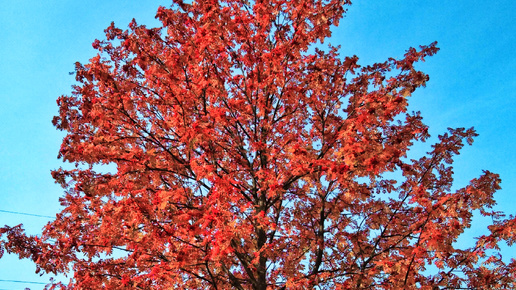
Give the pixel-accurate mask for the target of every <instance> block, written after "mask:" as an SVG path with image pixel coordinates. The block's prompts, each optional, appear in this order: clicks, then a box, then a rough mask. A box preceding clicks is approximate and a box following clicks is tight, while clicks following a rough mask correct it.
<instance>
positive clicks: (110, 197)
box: [0, 0, 516, 289]
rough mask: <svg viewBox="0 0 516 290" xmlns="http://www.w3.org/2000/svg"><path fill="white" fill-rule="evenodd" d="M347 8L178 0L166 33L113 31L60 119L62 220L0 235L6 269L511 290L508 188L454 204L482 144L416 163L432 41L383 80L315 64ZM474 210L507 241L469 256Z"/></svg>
mask: <svg viewBox="0 0 516 290" xmlns="http://www.w3.org/2000/svg"><path fill="white" fill-rule="evenodd" d="M349 4H351V3H350V2H349V1H347V0H326V1H315V0H294V1H285V0H272V1H254V2H253V1H251V2H248V1H244V0H211V1H197V2H196V1H194V2H192V3H185V2H183V1H181V0H175V1H174V4H173V5H172V6H171V7H170V8H165V7H160V8H159V9H158V11H157V14H156V18H158V19H159V20H160V21H161V23H162V24H163V25H162V27H159V28H147V27H145V26H143V25H138V24H137V23H136V21H133V22H131V23H130V24H129V29H128V30H125V31H124V30H122V29H119V28H117V27H115V25H114V24H112V25H111V26H110V27H108V28H107V29H106V31H105V32H106V39H105V40H102V41H99V40H96V41H95V42H94V43H93V47H94V48H95V49H97V50H98V51H99V53H98V55H97V56H95V57H93V58H92V59H90V61H89V63H87V64H80V63H77V64H76V70H75V75H76V80H77V82H78V84H77V85H75V86H74V88H73V92H72V94H71V95H69V96H61V97H60V98H59V99H58V101H57V102H58V105H59V115H58V116H56V117H55V118H54V120H53V123H54V125H55V126H56V127H57V128H58V129H59V130H63V131H65V132H66V134H67V135H66V137H65V138H64V140H63V143H62V146H61V149H60V152H59V157H60V158H62V159H63V160H64V161H66V162H70V163H72V164H75V167H74V168H73V169H63V168H61V169H58V170H55V171H54V172H53V173H52V175H53V177H54V179H55V180H56V182H58V183H59V184H61V185H62V186H63V188H64V190H65V193H64V196H63V197H62V198H61V199H60V202H61V205H62V206H63V210H62V211H61V212H60V213H58V214H57V217H56V220H55V221H52V222H50V223H49V224H48V225H47V226H46V227H45V228H44V230H43V232H42V234H41V235H39V236H28V235H26V234H25V233H24V232H23V229H22V227H21V226H16V227H8V226H5V227H3V228H0V236H1V237H2V240H0V256H1V254H2V253H3V251H7V252H9V253H16V254H18V255H19V257H20V258H30V259H32V260H34V262H35V263H36V265H37V267H38V271H40V270H43V271H46V272H53V273H73V278H72V280H71V281H70V282H69V283H68V282H65V283H63V284H55V285H52V286H50V287H62V288H68V289H97V288H98V289H124V288H127V289H134V288H136V289H175V288H183V289H205V288H209V289H228V288H235V289H302V288H307V289H309V288H321V289H323V288H325V289H326V288H337V289H365V288H367V289H416V288H417V289H457V288H472V289H489V288H496V289H504V288H505V289H513V288H515V287H516V285H515V280H516V271H515V270H514V269H516V261H515V260H514V259H513V260H512V261H511V262H510V263H508V264H506V263H504V262H503V261H502V259H501V256H499V255H498V254H497V251H496V250H497V249H498V246H497V244H498V243H499V242H500V241H505V242H507V243H509V244H512V243H513V242H514V241H515V234H514V233H515V231H516V219H515V218H514V217H512V216H510V217H509V218H505V216H504V215H503V214H502V213H500V212H496V211H493V210H492V206H493V205H494V204H495V200H494V199H493V194H494V192H495V191H496V190H497V189H499V188H500V187H499V183H500V179H499V176H498V175H497V174H494V173H491V172H489V171H485V172H484V174H483V175H481V176H480V177H478V178H475V179H473V180H471V182H470V184H469V185H467V186H466V187H464V188H461V189H458V190H454V189H453V188H452V184H453V177H452V173H453V171H452V165H451V164H452V162H453V158H454V156H455V155H458V154H459V150H460V149H461V148H462V147H463V146H464V145H465V143H468V144H471V143H472V142H473V138H474V137H475V136H476V135H477V134H476V133H475V131H474V130H473V128H471V129H465V128H455V129H451V128H450V129H449V131H448V132H446V133H444V134H443V135H441V136H439V142H438V143H436V144H434V145H433V146H432V149H431V151H430V152H428V153H427V154H426V155H425V156H423V157H421V158H419V159H410V158H408V157H407V153H408V151H409V149H410V148H411V146H412V145H413V144H414V143H415V142H424V141H425V140H427V138H428V137H429V134H428V128H427V126H426V125H425V124H424V123H423V120H422V117H421V116H420V114H419V112H408V111H407V106H408V100H409V97H410V96H411V94H412V93H413V92H414V91H415V90H416V89H417V88H419V87H422V86H425V84H426V82H427V81H428V80H429V77H428V76H427V75H426V74H424V73H423V72H421V71H418V70H417V69H416V68H415V64H416V63H417V62H419V61H424V59H425V58H426V57H428V56H431V55H433V54H435V53H436V52H437V51H438V48H437V47H436V43H432V44H429V45H426V46H421V47H419V48H418V49H415V48H409V49H408V50H407V52H406V53H405V55H404V56H403V57H402V58H400V59H396V58H389V59H388V60H386V61H385V62H383V63H376V64H373V65H369V66H361V65H359V64H358V63H357V61H358V57H356V56H352V57H341V56H340V55H339V48H338V47H333V46H331V45H329V46H328V48H326V49H317V48H315V47H314V45H315V44H316V43H317V42H320V43H325V39H326V38H328V37H330V36H331V30H330V29H331V28H332V27H333V26H336V25H338V24H339V20H340V19H341V18H342V17H343V15H344V13H345V7H346V6H347V5H349ZM102 165H107V166H109V167H110V168H114V169H113V170H104V169H103V167H102ZM473 211H478V212H480V213H481V214H482V215H484V216H490V217H492V219H493V224H492V225H491V226H490V227H489V230H490V234H488V235H484V236H481V237H478V239H477V241H476V244H475V246H474V247H471V248H466V249H462V248H460V247H459V246H460V245H457V244H456V243H455V242H456V241H457V238H458V237H459V235H460V234H461V233H463V232H464V230H465V229H466V228H468V227H470V226H471V220H472V213H473Z"/></svg>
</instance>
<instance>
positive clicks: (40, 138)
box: [0, 0, 516, 289]
mask: <svg viewBox="0 0 516 290" xmlns="http://www.w3.org/2000/svg"><path fill="white" fill-rule="evenodd" d="M3 2H4V3H2V5H1V7H0V27H1V28H2V30H1V31H0V44H1V45H0V88H1V90H0V124H1V125H0V225H4V224H7V225H10V226H14V225H17V224H19V223H23V224H24V226H25V228H26V229H27V231H28V232H29V233H31V234H37V233H38V232H39V231H40V229H41V228H42V227H43V225H44V224H45V223H46V222H48V221H49V219H48V218H44V217H35V216H26V215H19V214H12V213H6V212H3V211H12V212H22V213H31V214H37V215H43V216H54V215H55V213H56V212H58V211H59V203H58V198H59V197H60V196H61V195H62V189H61V188H60V187H59V186H57V185H55V184H54V182H53V180H52V178H51V176H50V170H52V169H56V168H58V167H60V166H62V163H61V161H59V160H57V152H58V150H59V146H60V142H61V139H62V137H63V134H62V133H60V132H57V131H56V130H55V129H54V128H53V126H52V124H51V119H52V117H53V116H54V115H55V114H57V105H56V102H55V100H56V98H57V97H58V96H59V95H62V94H68V93H69V92H70V91H71V89H70V86H71V85H72V84H73V83H74V76H71V75H69V72H72V71H73V70H74V63H75V62H76V61H80V62H86V61H87V60H88V59H89V58H90V57H93V56H94V55H95V51H94V50H93V49H92V48H91V43H92V42H93V41H94V40H95V38H103V30H104V29H105V28H106V27H107V26H108V25H109V24H110V23H111V21H115V24H117V25H118V26H119V27H121V28H125V27H127V24H128V23H129V22H130V21H131V19H132V18H135V19H136V20H137V21H138V22H139V23H143V24H147V25H149V26H155V25H157V21H156V20H155V19H154V15H155V11H156V9H157V7H158V5H159V4H162V5H167V4H168V3H169V2H167V1H119V0H115V1H63V0H60V1H58V0H47V1H34V0H17V1H3ZM354 2H355V3H354V4H353V6H351V7H350V8H349V11H348V14H347V16H346V17H345V18H344V19H343V20H342V21H341V23H340V26H339V28H337V29H335V30H334V34H333V37H332V38H331V40H330V42H331V43H332V44H334V45H338V44H340V45H342V49H341V52H342V53H341V55H342V56H347V55H353V54H356V55H357V56H359V57H360V59H361V60H360V62H359V63H361V64H370V63H372V62H375V61H384V60H386V59H387V58H388V57H401V56H402V55H403V54H404V52H405V51H406V50H407V49H408V48H409V47H411V46H418V45H426V44H429V43H431V42H433V41H434V40H437V41H438V42H439V45H438V46H439V47H440V48H441V51H440V52H439V53H438V54H437V55H436V56H434V57H431V58H428V59H427V61H426V62H425V63H423V64H421V65H419V68H420V69H422V70H423V71H425V72H426V73H428V74H429V75H430V82H429V83H428V85H427V87H426V88H424V89H420V90H418V91H416V93H415V94H414V96H413V98H412V99H411V108H412V109H413V110H419V111H421V112H422V115H423V117H424V120H425V122H426V123H427V124H428V125H429V126H430V133H431V134H432V136H433V137H434V138H436V137H437V135H438V134H440V133H442V132H444V131H445V130H446V128H447V127H471V126H474V127H475V128H476V129H477V132H478V133H479V134H480V136H479V137H477V139H476V140H475V143H474V144H473V146H471V147H466V148H465V149H464V150H463V151H462V154H461V155H460V156H458V157H457V158H456V162H455V170H454V171H455V178H456V179H455V180H456V185H457V187H461V186H464V185H466V184H467V183H468V181H469V180H471V179H472V178H474V177H478V176H479V175H480V174H481V172H482V170H483V169H488V170H490V171H493V172H496V173H499V174H500V175H501V177H502V184H501V185H502V188H503V189H502V190H501V191H499V192H498V193H497V195H496V198H497V200H498V202H499V205H498V206H497V209H499V210H502V211H505V212H506V213H511V214H515V213H516V209H515V205H516V194H515V191H516V181H515V180H516V174H515V172H516V170H514V164H515V163H516V153H515V149H516V146H515V145H514V144H515V141H516V130H515V128H514V124H515V123H516V114H515V107H516V95H515V92H516V78H515V77H514V69H515V68H516V54H515V52H514V51H515V50H516V22H514V21H513V18H514V15H513V11H514V10H515V9H516V2H514V0H497V1H492V2H486V1H471V0H470V1H466V0H457V1H444V0H438V1H435V0H434V1H430V0H421V1H402V0H384V1H373V0H363V1H358V0H357V1H354ZM493 3H496V4H493ZM434 138H432V139H431V140H430V142H429V143H428V144H426V145H423V146H418V147H417V148H418V150H425V149H428V148H429V146H430V143H431V141H435V139H434ZM487 222H488V221H486V220H483V219H476V220H475V222H474V224H473V226H472V228H471V229H470V230H468V231H467V232H466V234H465V237H464V238H463V239H461V242H463V243H464V244H468V242H471V241H472V240H471V238H472V237H473V236H475V235H478V234H481V233H484V232H485V231H484V229H485V226H486V225H487ZM503 255H504V259H507V260H508V259H509V258H510V257H516V248H515V247H512V248H508V247H504V248H503ZM34 270H35V267H34V266H33V265H32V264H31V263H30V262H28V261H19V260H18V259H17V258H16V257H14V256H10V255H7V256H5V257H4V258H3V259H0V289H24V288H25V287H30V288H31V289H41V288H43V285H39V284H23V283H10V282H5V281H3V280H19V281H33V282H48V277H49V276H43V277H40V276H39V275H37V274H34Z"/></svg>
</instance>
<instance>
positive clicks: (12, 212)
mask: <svg viewBox="0 0 516 290" xmlns="http://www.w3.org/2000/svg"><path fill="white" fill-rule="evenodd" d="M0 212H4V213H10V214H19V215H26V216H34V217H42V218H49V219H55V217H51V216H48V215H40V214H33V213H26V212H17V211H10V210H3V209H0Z"/></svg>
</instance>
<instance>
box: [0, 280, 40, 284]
mask: <svg viewBox="0 0 516 290" xmlns="http://www.w3.org/2000/svg"><path fill="white" fill-rule="evenodd" d="M0 282H10V283H25V284H43V285H46V284H48V283H47V282H34V281H21V280H4V279H0Z"/></svg>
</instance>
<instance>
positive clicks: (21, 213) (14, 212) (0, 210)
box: [0, 209, 55, 281]
mask: <svg viewBox="0 0 516 290" xmlns="http://www.w3.org/2000/svg"><path fill="white" fill-rule="evenodd" d="M0 212H5V213H11V214H19V215H27V216H35V217H42V218H49V219H55V217H51V216H48V215H40V214H33V213H25V212H17V211H9V210H3V209H0ZM0 281H1V280H0Z"/></svg>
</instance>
